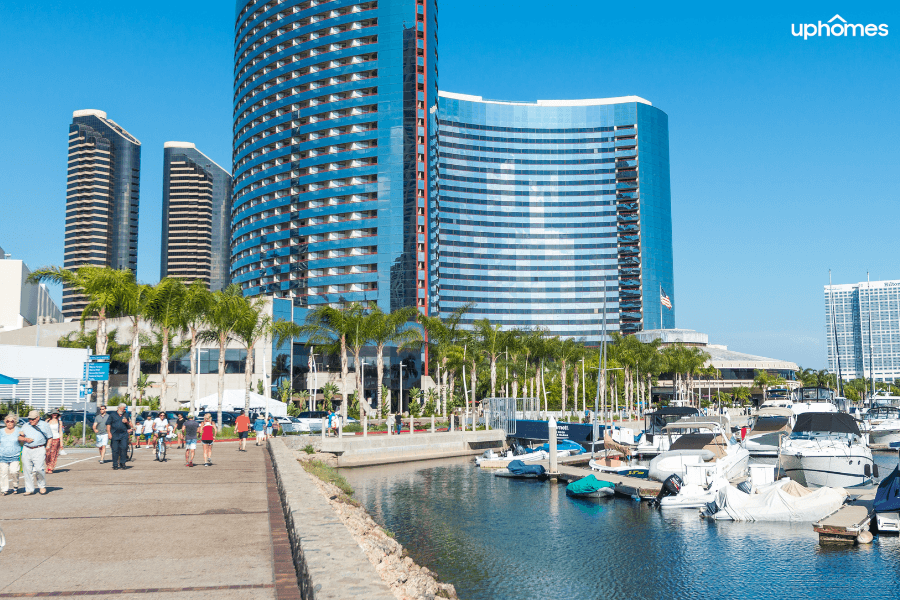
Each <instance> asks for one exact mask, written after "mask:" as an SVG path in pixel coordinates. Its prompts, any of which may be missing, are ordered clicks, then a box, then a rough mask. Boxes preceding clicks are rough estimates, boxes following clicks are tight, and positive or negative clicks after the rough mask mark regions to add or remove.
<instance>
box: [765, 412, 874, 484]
mask: <svg viewBox="0 0 900 600" xmlns="http://www.w3.org/2000/svg"><path fill="white" fill-rule="evenodd" d="M780 455H781V466H782V468H783V469H784V472H785V474H786V475H787V476H788V477H790V478H791V479H793V480H795V481H797V482H798V483H799V484H801V485H804V486H806V487H824V486H828V487H844V488H846V487H857V486H863V485H869V484H871V483H872V481H873V477H877V476H878V472H877V468H876V467H875V463H874V461H873V460H872V451H871V450H869V447H868V446H867V445H866V443H865V438H864V436H863V435H862V433H861V432H860V430H859V426H858V424H857V421H856V419H854V418H853V417H851V416H850V415H848V414H846V413H841V412H805V413H802V414H800V415H799V416H798V417H797V422H796V423H795V424H794V430H793V432H792V433H791V435H790V436H789V437H787V438H785V439H784V440H783V441H782V443H781V453H780Z"/></svg>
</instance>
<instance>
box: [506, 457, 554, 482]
mask: <svg viewBox="0 0 900 600" xmlns="http://www.w3.org/2000/svg"><path fill="white" fill-rule="evenodd" d="M494 476H495V477H508V478H511V479H541V480H543V479H546V478H547V471H546V469H544V467H543V466H541V465H527V464H525V463H524V462H522V461H521V460H513V461H510V463H509V465H507V467H506V468H505V469H497V470H496V471H494Z"/></svg>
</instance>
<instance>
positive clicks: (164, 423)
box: [153, 411, 172, 448]
mask: <svg viewBox="0 0 900 600" xmlns="http://www.w3.org/2000/svg"><path fill="white" fill-rule="evenodd" d="M171 429H172V428H171V427H170V426H169V419H168V418H167V417H166V413H164V412H163V411H160V412H159V414H158V415H156V418H155V419H153V433H154V434H155V435H154V436H153V447H154V448H156V444H157V443H158V442H159V438H163V439H165V437H166V436H167V435H168V434H169V433H170V432H171Z"/></svg>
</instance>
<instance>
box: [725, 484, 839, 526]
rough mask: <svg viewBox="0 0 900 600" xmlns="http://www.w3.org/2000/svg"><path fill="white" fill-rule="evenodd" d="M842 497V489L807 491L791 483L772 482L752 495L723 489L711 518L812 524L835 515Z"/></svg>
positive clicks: (732, 488) (734, 488)
mask: <svg viewBox="0 0 900 600" xmlns="http://www.w3.org/2000/svg"><path fill="white" fill-rule="evenodd" d="M846 497H847V492H845V491H844V489H843V488H830V487H822V488H819V489H817V490H815V491H811V490H809V489H807V488H805V487H803V486H802V485H800V484H798V483H796V482H793V481H788V482H784V481H783V480H782V481H776V482H775V483H773V484H770V485H767V486H763V487H762V488H760V489H759V490H757V493H754V494H745V493H744V492H742V491H740V490H739V489H737V488H736V487H734V486H732V485H727V486H725V487H723V488H722V489H720V490H719V494H718V495H717V496H716V507H717V509H718V511H717V512H716V513H715V514H714V515H712V517H713V518H714V519H732V520H734V521H794V522H806V521H810V522H812V521H818V520H819V519H823V518H825V517H827V516H828V515H830V514H831V513H833V512H834V511H836V510H837V509H838V508H840V506H841V505H842V504H843V503H844V500H845V499H846Z"/></svg>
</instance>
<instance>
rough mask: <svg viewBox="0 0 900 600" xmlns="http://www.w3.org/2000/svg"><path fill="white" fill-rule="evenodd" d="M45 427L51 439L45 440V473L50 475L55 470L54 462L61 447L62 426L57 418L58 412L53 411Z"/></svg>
mask: <svg viewBox="0 0 900 600" xmlns="http://www.w3.org/2000/svg"><path fill="white" fill-rule="evenodd" d="M47 425H49V426H50V431H51V432H52V433H53V437H52V438H50V439H49V440H47V473H52V472H53V469H55V468H56V460H57V459H58V458H59V449H60V447H61V446H62V436H63V424H62V421H61V420H60V418H59V411H58V410H54V411H53V412H51V413H50V418H49V419H47Z"/></svg>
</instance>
